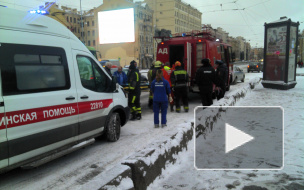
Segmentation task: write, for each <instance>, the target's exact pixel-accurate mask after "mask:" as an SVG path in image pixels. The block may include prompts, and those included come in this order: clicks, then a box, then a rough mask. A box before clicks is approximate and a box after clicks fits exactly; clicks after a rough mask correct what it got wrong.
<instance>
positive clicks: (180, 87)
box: [170, 61, 189, 113]
mask: <svg viewBox="0 0 304 190" xmlns="http://www.w3.org/2000/svg"><path fill="white" fill-rule="evenodd" d="M170 78H171V85H172V89H173V90H174V96H175V100H176V101H175V106H176V110H175V111H176V112H177V113H180V111H181V106H180V100H182V101H183V105H184V109H185V111H186V112H188V111H189V107H188V87H187V82H188V80H189V76H188V73H187V71H185V70H184V69H183V68H182V66H181V63H180V62H179V61H176V62H175V71H173V72H172V73H171V77H170Z"/></svg>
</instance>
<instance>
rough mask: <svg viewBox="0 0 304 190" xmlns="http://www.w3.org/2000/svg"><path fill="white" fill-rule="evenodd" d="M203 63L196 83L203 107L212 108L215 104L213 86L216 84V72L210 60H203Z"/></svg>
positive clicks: (196, 76) (196, 77) (197, 74)
mask: <svg viewBox="0 0 304 190" xmlns="http://www.w3.org/2000/svg"><path fill="white" fill-rule="evenodd" d="M201 63H202V64H203V65H202V66H201V67H200V68H199V69H198V70H197V72H196V75H195V81H196V84H197V85H198V86H199V91H200V96H201V101H202V105H203V106H211V105H212V104H213V100H212V92H213V84H215V83H216V81H215V80H216V79H215V70H214V68H213V67H212V66H211V64H210V63H211V61H210V59H203V60H202V61H201Z"/></svg>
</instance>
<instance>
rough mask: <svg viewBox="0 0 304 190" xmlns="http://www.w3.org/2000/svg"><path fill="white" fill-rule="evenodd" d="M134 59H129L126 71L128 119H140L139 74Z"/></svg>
mask: <svg viewBox="0 0 304 190" xmlns="http://www.w3.org/2000/svg"><path fill="white" fill-rule="evenodd" d="M136 65H137V63H136V61H134V60H133V61H131V63H130V67H129V73H128V83H129V95H128V106H129V107H130V109H131V119H130V120H135V119H137V120H140V119H141V107H140V93H141V91H140V74H139V72H138V69H137V68H136Z"/></svg>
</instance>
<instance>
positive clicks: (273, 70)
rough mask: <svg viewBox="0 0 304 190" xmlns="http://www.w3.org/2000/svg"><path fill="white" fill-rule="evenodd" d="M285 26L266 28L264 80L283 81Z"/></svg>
mask: <svg viewBox="0 0 304 190" xmlns="http://www.w3.org/2000/svg"><path fill="white" fill-rule="evenodd" d="M286 37H287V26H278V27H272V28H268V29H267V43H266V62H267V65H265V67H266V68H265V70H264V72H265V76H266V78H265V80H271V81H284V75H285V61H286V42H287V39H286Z"/></svg>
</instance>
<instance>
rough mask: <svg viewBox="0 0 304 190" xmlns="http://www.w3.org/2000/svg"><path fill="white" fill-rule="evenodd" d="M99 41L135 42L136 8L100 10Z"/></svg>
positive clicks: (106, 42) (102, 42)
mask: <svg viewBox="0 0 304 190" xmlns="http://www.w3.org/2000/svg"><path fill="white" fill-rule="evenodd" d="M98 29H99V43H100V44H110V43H122V42H134V41H135V32H134V31H135V30H134V9H133V8H129V9H120V10H112V11H102V12H98Z"/></svg>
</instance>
